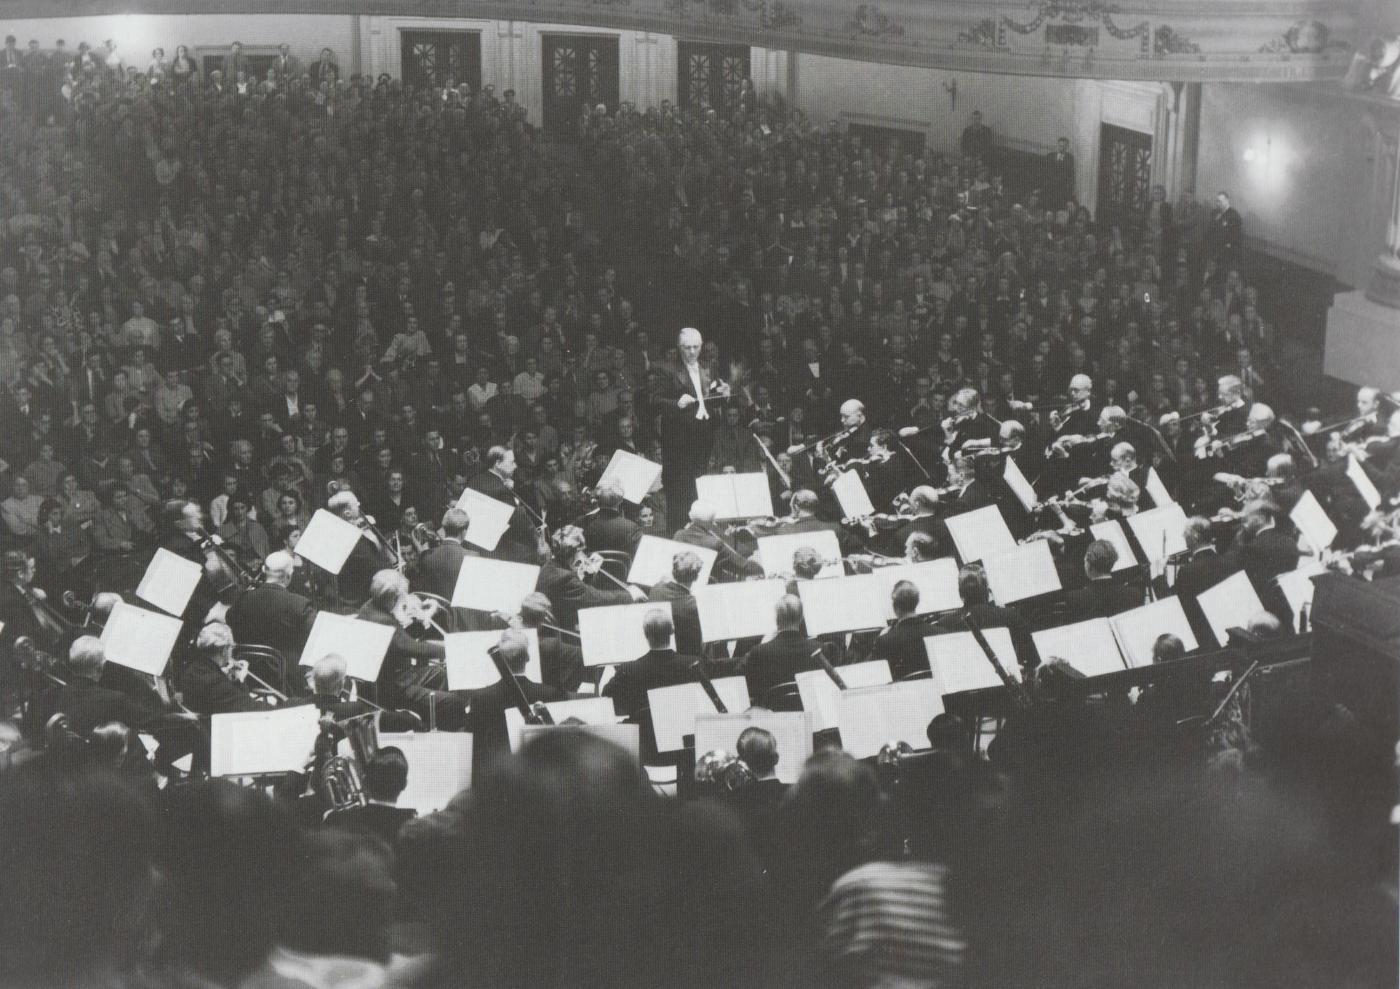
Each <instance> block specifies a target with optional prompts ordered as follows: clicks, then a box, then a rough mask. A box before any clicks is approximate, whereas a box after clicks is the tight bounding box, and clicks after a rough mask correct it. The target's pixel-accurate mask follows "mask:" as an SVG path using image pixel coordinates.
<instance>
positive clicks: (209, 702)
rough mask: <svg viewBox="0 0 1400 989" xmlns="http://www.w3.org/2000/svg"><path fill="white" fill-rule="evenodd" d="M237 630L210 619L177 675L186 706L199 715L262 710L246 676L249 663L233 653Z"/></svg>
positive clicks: (201, 630)
mask: <svg viewBox="0 0 1400 989" xmlns="http://www.w3.org/2000/svg"><path fill="white" fill-rule="evenodd" d="M233 645H234V638H233V630H232V629H230V628H229V627H228V626H227V625H225V624H224V623H223V622H210V623H209V624H208V625H205V626H204V627H203V628H201V629H200V630H199V637H198V638H197V639H195V645H194V655H192V656H191V657H190V658H189V659H188V660H187V661H186V662H185V663H184V665H183V666H181V667H180V671H179V673H178V674H177V676H176V682H177V683H179V685H180V691H181V695H182V698H183V703H184V705H185V706H186V707H187V708H189V709H190V710H191V711H194V712H195V713H197V714H231V713H233V712H237V711H261V710H264V707H263V705H261V704H259V703H258V701H257V700H256V699H255V698H254V697H253V694H252V692H251V691H250V689H249V688H248V685H247V682H246V677H247V674H248V663H247V662H246V661H245V660H239V659H235V658H234V656H233Z"/></svg>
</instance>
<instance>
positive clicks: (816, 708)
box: [793, 659, 894, 731]
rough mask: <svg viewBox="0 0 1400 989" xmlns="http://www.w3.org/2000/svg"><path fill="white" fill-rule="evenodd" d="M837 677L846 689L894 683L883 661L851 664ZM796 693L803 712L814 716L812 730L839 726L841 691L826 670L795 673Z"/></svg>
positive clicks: (888, 666)
mask: <svg viewBox="0 0 1400 989" xmlns="http://www.w3.org/2000/svg"><path fill="white" fill-rule="evenodd" d="M836 672H837V674H838V675H839V676H840V677H841V682H842V683H844V684H845V685H846V689H847V690H852V689H854V688H856V687H877V686H879V685H880V684H882V683H893V682H894V676H893V675H892V674H891V673H890V664H889V663H888V662H887V661H886V660H883V659H875V660H871V661H870V662H868V663H851V664H850V665H849V666H842V667H838V668H837V670H836ZM793 679H794V680H796V681H797V693H798V694H799V695H800V696H801V697H802V710H804V711H806V712H807V713H808V714H809V715H811V717H812V731H826V730H827V729H828V728H835V727H836V716H837V708H838V707H839V706H840V703H841V688H840V687H838V686H836V683H835V681H833V680H832V679H831V677H829V676H827V675H826V670H803V671H802V672H801V673H798V674H795V675H794V676H793Z"/></svg>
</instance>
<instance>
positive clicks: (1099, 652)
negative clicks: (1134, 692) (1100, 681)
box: [1031, 618, 1128, 677]
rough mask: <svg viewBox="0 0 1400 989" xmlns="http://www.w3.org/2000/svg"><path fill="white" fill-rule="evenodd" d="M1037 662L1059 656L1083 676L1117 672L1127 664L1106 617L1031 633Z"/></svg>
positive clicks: (1125, 667)
mask: <svg viewBox="0 0 1400 989" xmlns="http://www.w3.org/2000/svg"><path fill="white" fill-rule="evenodd" d="M1031 641H1032V642H1034V643H1035V651H1036V652H1037V653H1039V655H1040V661H1041V663H1048V662H1049V661H1050V660H1052V659H1063V660H1064V661H1065V662H1066V663H1068V664H1069V665H1070V666H1072V667H1074V668H1075V669H1076V670H1078V671H1079V672H1080V673H1083V674H1084V675H1085V676H1086V677H1096V676H1102V675H1103V674H1105V673H1121V672H1122V671H1123V670H1125V669H1127V668H1128V663H1127V661H1126V660H1124V659H1123V653H1122V652H1121V651H1120V650H1119V648H1118V637H1117V636H1115V635H1114V634H1113V626H1112V625H1111V624H1110V623H1109V620H1108V619H1107V618H1090V619H1089V620H1088V621H1083V622H1074V623H1073V624H1071V625H1059V626H1056V627H1055V628H1047V629H1044V630H1043V631H1040V632H1032V633H1031Z"/></svg>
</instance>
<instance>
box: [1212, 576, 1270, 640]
mask: <svg viewBox="0 0 1400 989" xmlns="http://www.w3.org/2000/svg"><path fill="white" fill-rule="evenodd" d="M1196 603H1197V604H1199V605H1200V606H1201V612H1202V613H1203V614H1204V615H1205V616H1206V621H1207V622H1208V623H1209V624H1210V630H1211V631H1212V632H1214V633H1215V642H1216V644H1217V645H1221V646H1223V645H1225V643H1226V642H1228V641H1229V638H1230V636H1229V634H1228V630H1229V629H1231V628H1245V627H1246V626H1248V625H1249V620H1250V619H1251V618H1253V617H1254V616H1255V615H1257V614H1259V612H1261V611H1263V610H1264V604H1263V602H1262V601H1260V600H1259V593H1258V592H1257V591H1256V590H1255V589H1254V583H1253V582H1252V581H1251V580H1250V579H1249V574H1247V573H1245V572H1244V571H1243V570H1241V571H1239V572H1238V573H1234V574H1231V575H1230V576H1229V577H1226V578H1225V579H1224V580H1222V581H1221V582H1220V583H1218V584H1216V585H1215V586H1214V587H1210V588H1208V589H1206V590H1204V591H1202V592H1201V593H1200V594H1198V595H1197V596H1196Z"/></svg>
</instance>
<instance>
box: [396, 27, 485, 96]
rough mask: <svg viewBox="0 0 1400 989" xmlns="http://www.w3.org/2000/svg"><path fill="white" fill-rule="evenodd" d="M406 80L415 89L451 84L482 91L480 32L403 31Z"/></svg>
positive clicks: (434, 87)
mask: <svg viewBox="0 0 1400 989" xmlns="http://www.w3.org/2000/svg"><path fill="white" fill-rule="evenodd" d="M399 44H400V46H401V55H402V60H403V61H402V64H403V80H404V82H405V83H407V84H408V85H410V86H412V87H414V88H415V89H437V88H440V87H442V86H446V85H447V84H448V82H451V83H453V84H454V85H461V84H462V83H466V84H467V85H469V86H471V88H472V91H473V92H476V91H477V90H479V89H481V32H479V31H400V32H399Z"/></svg>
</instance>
